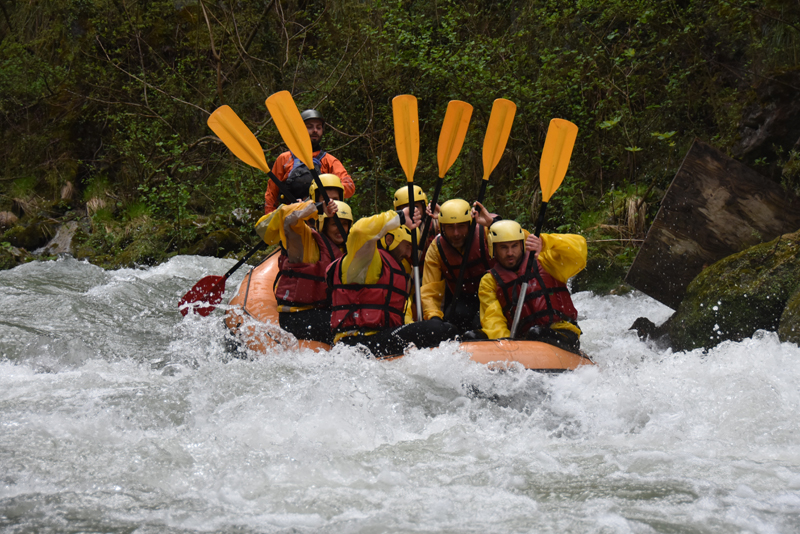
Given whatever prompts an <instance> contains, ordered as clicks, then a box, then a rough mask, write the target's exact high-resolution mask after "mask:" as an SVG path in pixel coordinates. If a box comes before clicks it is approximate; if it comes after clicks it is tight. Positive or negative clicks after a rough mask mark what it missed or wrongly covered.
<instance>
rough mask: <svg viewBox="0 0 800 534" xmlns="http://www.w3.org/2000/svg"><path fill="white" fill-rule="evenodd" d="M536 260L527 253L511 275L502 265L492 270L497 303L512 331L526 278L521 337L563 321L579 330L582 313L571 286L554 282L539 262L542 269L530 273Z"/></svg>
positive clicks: (519, 329) (518, 330)
mask: <svg viewBox="0 0 800 534" xmlns="http://www.w3.org/2000/svg"><path fill="white" fill-rule="evenodd" d="M532 258H533V256H532V255H531V253H530V252H526V253H525V256H524V257H523V260H522V263H521V264H520V266H519V267H518V268H517V270H516V271H510V270H508V269H506V268H505V267H503V266H502V265H500V264H499V263H498V264H497V265H495V266H494V268H493V269H492V270H491V273H492V276H494V279H495V282H496V283H497V290H496V294H497V300H499V301H500V304H501V305H502V307H503V314H504V315H505V316H506V321H508V327H509V328H511V325H512V323H513V321H514V311H515V308H516V307H517V300H518V299H519V290H520V286H521V285H522V283H523V282H524V281H525V280H526V278H527V279H528V291H527V294H526V295H525V301H524V304H523V307H522V314H521V315H520V321H519V327H518V328H517V333H520V332H522V333H524V332H526V331H527V330H528V329H529V328H530V327H532V326H534V325H542V326H550V325H551V324H553V323H557V322H559V321H568V322H570V323H572V324H574V325H575V326H577V325H578V323H577V321H578V310H576V309H575V306H574V305H573V304H572V297H570V295H569V290H568V289H567V284H565V283H563V282H559V281H558V280H556V279H555V278H553V276H552V275H551V274H550V273H548V272H547V271H546V270H545V269H544V267H543V266H542V264H541V263H539V262H538V261H537V262H536V267H538V268H536V269H532V270H531V272H530V273H526V272H525V269H526V267H527V265H528V261H529V260H530V259H532Z"/></svg>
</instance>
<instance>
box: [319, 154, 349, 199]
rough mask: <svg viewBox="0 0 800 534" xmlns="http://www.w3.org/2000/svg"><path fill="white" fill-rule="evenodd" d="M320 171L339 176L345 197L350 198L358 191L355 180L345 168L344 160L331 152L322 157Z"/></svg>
mask: <svg viewBox="0 0 800 534" xmlns="http://www.w3.org/2000/svg"><path fill="white" fill-rule="evenodd" d="M320 171H321V172H322V173H328V174H335V175H336V176H338V177H339V179H340V180H341V181H342V187H343V188H344V198H350V197H352V196H353V193H355V192H356V184H355V183H354V182H353V179H352V178H351V177H350V175H349V174H347V170H346V169H345V168H344V165H342V162H341V161H339V160H338V159H336V158H335V157H333V156H331V155H330V154H325V157H324V158H322V162H321V164H320Z"/></svg>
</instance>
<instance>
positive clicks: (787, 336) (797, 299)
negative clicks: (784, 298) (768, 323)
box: [778, 289, 800, 345]
mask: <svg viewBox="0 0 800 534" xmlns="http://www.w3.org/2000/svg"><path fill="white" fill-rule="evenodd" d="M778 337H779V338H780V340H781V341H791V342H792V343H797V344H798V345H800V289H798V290H797V291H795V292H794V295H792V296H791V297H789V301H788V302H787V303H786V307H785V308H784V309H783V313H782V314H781V322H780V324H779V325H778Z"/></svg>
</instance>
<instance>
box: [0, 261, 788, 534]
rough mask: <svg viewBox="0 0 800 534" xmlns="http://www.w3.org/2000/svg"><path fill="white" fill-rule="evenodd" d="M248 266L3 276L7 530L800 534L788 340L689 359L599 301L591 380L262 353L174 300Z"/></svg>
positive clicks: (1, 507) (445, 352) (433, 357)
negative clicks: (240, 345) (248, 355)
mask: <svg viewBox="0 0 800 534" xmlns="http://www.w3.org/2000/svg"><path fill="white" fill-rule="evenodd" d="M231 265H232V262H231V261H227V260H219V259H213V258H200V257H189V256H182V257H176V258H173V259H172V260H171V261H169V262H168V263H166V264H163V265H160V266H158V267H153V268H148V269H141V270H135V269H123V270H118V271H104V270H102V269H100V268H98V267H95V266H93V265H90V264H88V263H84V262H79V261H77V260H74V259H71V258H65V259H61V260H59V261H52V262H34V263H30V264H27V265H23V266H20V267H17V268H15V269H13V270H11V271H5V272H0V310H2V311H1V312H0V530H2V531H3V532H137V533H147V532H176V533H177V532H196V531H200V532H236V533H249V532H287V533H288V532H299V533H304V532H331V533H334V532H335V533H340V532H343V533H384V532H425V533H427V532H431V533H433V532H447V533H451V532H452V533H458V532H476V533H477V532H520V533H522V532H559V533H560V532H593V533H612V532H613V533H616V532H623V533H624V532H633V533H650V532H664V533H677V532H681V533H684V532H698V533H730V532H754V533H755V532H758V533H783V532H786V533H789V532H800V387H798V384H800V349H798V347H797V346H796V345H794V344H790V343H783V344H782V343H780V342H779V341H778V339H777V336H776V335H775V334H772V333H766V332H759V333H757V334H756V336H754V337H753V338H752V339H747V340H744V341H742V342H738V343H733V342H726V343H723V344H722V345H720V346H718V347H717V348H715V349H713V350H710V351H708V352H707V353H703V352H702V351H693V352H688V353H672V352H671V351H669V350H666V351H665V350H661V349H659V348H658V347H655V346H653V345H651V344H647V343H643V342H641V341H639V339H638V338H637V336H636V334H635V333H633V332H631V331H628V330H627V328H628V327H629V326H630V325H631V323H632V322H633V321H634V319H636V318H637V317H639V316H647V317H649V318H650V319H652V320H653V321H655V322H656V323H660V322H661V321H663V320H664V319H666V318H667V317H668V316H669V315H670V313H671V310H669V309H668V308H666V307H664V306H662V305H660V304H659V303H657V302H655V301H653V300H651V299H649V298H648V297H645V296H643V295H641V294H638V293H633V294H630V295H626V296H604V297H597V296H594V295H592V294H589V293H579V294H577V295H575V304H576V307H577V308H578V310H579V311H580V324H581V326H582V328H583V330H584V336H583V338H582V341H583V347H584V349H585V350H586V351H587V352H589V353H590V354H591V355H592V356H593V357H594V359H595V361H596V363H597V366H595V367H592V368H583V369H580V370H578V371H576V372H573V373H565V374H561V375H541V374H538V373H534V372H528V371H524V370H519V369H510V370H508V371H497V370H490V369H488V368H486V367H484V366H481V365H479V364H476V363H473V362H471V361H469V360H468V359H467V358H466V357H465V356H464V355H463V354H461V353H459V351H457V350H456V346H455V344H453V343H451V344H445V345H443V346H441V347H439V348H438V349H434V350H421V351H420V350H411V351H410V352H409V353H408V354H407V356H406V357H404V358H402V359H400V360H397V361H393V362H380V361H375V360H372V359H369V358H365V357H364V355H363V354H362V353H360V352H358V351H357V350H354V349H349V348H348V349H339V348H337V349H334V350H333V351H332V352H330V353H327V354H321V355H320V354H314V353H312V352H309V351H304V352H296V351H295V352H292V351H283V352H276V353H274V354H270V355H267V356H262V357H257V358H255V359H253V360H242V359H236V358H231V357H230V356H229V354H228V353H227V352H226V348H225V343H224V335H225V329H224V327H223V324H222V312H221V311H217V312H215V313H213V314H212V315H211V316H209V317H207V318H200V317H198V316H190V317H187V318H183V317H181V315H180V314H179V313H178V311H177V306H176V304H177V301H178V299H179V298H180V297H181V296H182V295H183V294H184V293H185V292H186V291H187V290H188V289H189V288H190V287H191V286H192V285H193V284H194V283H195V282H196V281H197V280H199V279H200V278H202V277H203V276H205V275H207V274H221V273H223V272H225V270H226V269H227V268H229V267H230V266H231ZM243 275H244V270H243V269H242V270H240V272H238V273H236V275H235V276H234V277H233V279H232V280H229V282H228V296H231V295H232V294H233V293H234V292H235V290H236V287H237V286H238V283H239V281H240V280H241V279H242V276H243ZM476 392H477V393H476Z"/></svg>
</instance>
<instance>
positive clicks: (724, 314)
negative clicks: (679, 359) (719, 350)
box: [669, 231, 800, 350]
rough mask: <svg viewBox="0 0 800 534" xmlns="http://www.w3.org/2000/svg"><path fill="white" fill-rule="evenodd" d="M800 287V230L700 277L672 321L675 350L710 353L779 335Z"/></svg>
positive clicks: (730, 258)
mask: <svg viewBox="0 0 800 534" xmlns="http://www.w3.org/2000/svg"><path fill="white" fill-rule="evenodd" d="M799 287H800V231H798V232H795V233H793V234H785V235H783V236H780V237H778V238H777V239H774V240H772V241H769V242H767V243H762V244H760V245H756V246H754V247H751V248H749V249H746V250H743V251H742V252H739V253H737V254H733V255H731V256H728V257H727V258H724V259H722V260H720V261H718V262H716V263H714V264H713V265H711V266H710V267H708V268H706V269H705V270H704V271H703V272H701V273H700V274H699V275H698V276H697V277H696V278H695V279H694V280H693V281H692V283H691V284H689V287H688V289H687V292H686V297H685V298H684V300H683V302H682V303H681V305H680V307H679V308H678V311H677V312H676V314H675V315H674V316H673V317H672V318H671V319H670V322H669V334H670V338H671V340H672V344H673V348H675V349H677V350H690V349H695V348H699V347H703V348H710V347H713V346H715V345H717V344H718V343H720V342H722V341H725V340H735V341H738V340H741V339H744V338H746V337H750V336H752V335H753V333H754V332H755V331H756V330H759V329H764V330H771V331H775V330H777V329H778V325H779V323H780V321H781V314H782V313H783V311H784V308H785V307H786V304H787V302H788V301H789V297H791V296H792V295H793V294H794V293H795V291H797V289H798V288H799Z"/></svg>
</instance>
